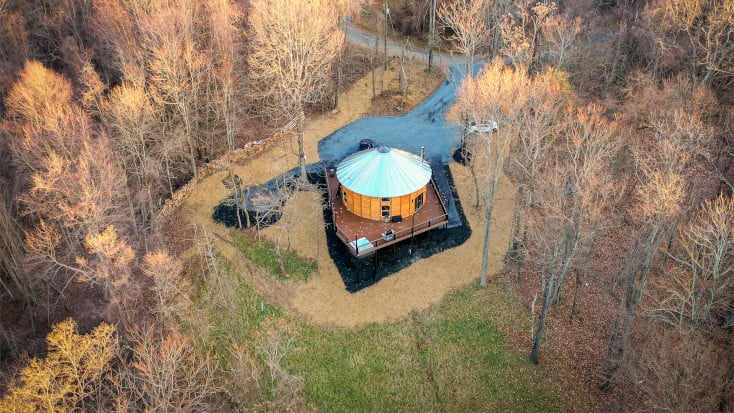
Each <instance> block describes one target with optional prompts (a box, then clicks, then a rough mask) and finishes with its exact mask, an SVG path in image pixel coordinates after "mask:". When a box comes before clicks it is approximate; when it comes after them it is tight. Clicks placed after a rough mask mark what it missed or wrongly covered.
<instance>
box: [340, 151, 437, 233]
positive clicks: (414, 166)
mask: <svg viewBox="0 0 734 413" xmlns="http://www.w3.org/2000/svg"><path fill="white" fill-rule="evenodd" d="M336 177H337V179H338V180H339V184H340V189H339V196H340V197H341V200H342V202H343V203H344V206H345V207H346V209H347V210H348V211H350V212H352V213H353V214H355V215H358V216H360V217H362V218H366V219H371V220H385V221H388V220H395V221H399V220H401V219H402V218H405V217H409V216H411V215H413V214H415V213H416V211H418V210H419V209H420V208H421V207H422V206H423V204H424V203H425V201H426V187H427V186H428V183H429V182H430V181H431V166H430V165H428V164H427V163H426V162H424V161H423V159H422V158H421V157H418V156H416V155H414V154H412V153H410V152H406V151H403V150H400V149H394V148H389V147H384V146H383V147H380V148H375V149H369V150H364V151H360V152H357V153H354V154H352V155H350V156H348V157H347V158H345V159H344V160H343V161H341V162H340V163H339V165H338V166H337V168H336Z"/></svg>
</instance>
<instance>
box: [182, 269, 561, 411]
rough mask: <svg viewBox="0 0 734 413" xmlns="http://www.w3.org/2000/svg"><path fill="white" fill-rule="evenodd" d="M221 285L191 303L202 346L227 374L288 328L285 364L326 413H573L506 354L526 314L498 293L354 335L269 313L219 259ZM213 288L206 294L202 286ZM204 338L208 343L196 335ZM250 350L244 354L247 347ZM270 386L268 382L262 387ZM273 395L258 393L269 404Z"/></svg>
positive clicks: (456, 298) (524, 356) (514, 355)
mask: <svg viewBox="0 0 734 413" xmlns="http://www.w3.org/2000/svg"><path fill="white" fill-rule="evenodd" d="M222 260H223V263H222V267H221V271H220V275H219V277H218V278H217V282H216V283H215V284H208V283H205V284H204V285H202V286H201V287H202V288H203V290H199V291H200V294H199V295H198V297H194V300H195V304H196V305H197V306H198V307H199V308H201V309H202V310H204V312H205V313H206V314H207V315H208V317H207V318H208V320H202V321H204V323H203V324H205V325H206V326H208V327H207V328H206V330H207V334H205V336H207V338H206V339H205V340H204V341H205V342H204V343H202V344H203V345H204V346H205V347H207V348H208V349H209V351H211V352H212V353H213V354H214V355H216V357H217V359H219V360H221V361H223V362H224V363H225V364H227V361H228V360H231V359H232V356H233V354H231V351H233V350H232V349H233V348H237V347H232V345H233V344H236V345H239V346H240V348H247V349H249V351H251V352H252V353H251V354H252V355H253V356H254V357H256V358H260V361H261V362H262V366H263V368H262V370H261V371H262V374H263V375H267V374H268V373H267V371H268V370H267V367H266V366H265V361H264V359H263V358H262V355H261V354H258V352H257V350H256V349H255V347H253V344H254V341H253V340H255V339H256V338H255V332H256V331H258V330H261V329H262V328H263V322H264V321H265V320H266V319H276V320H277V319H280V320H283V321H284V322H285V323H286V324H287V325H288V326H289V327H290V328H289V330H290V331H291V332H293V333H294V334H295V345H296V348H295V350H294V351H293V352H291V353H290V354H288V355H287V356H286V357H285V359H284V363H285V366H286V368H287V369H288V371H289V372H290V373H292V374H297V375H300V376H301V377H303V378H304V380H305V388H304V394H303V397H304V398H305V401H306V403H307V405H308V406H309V408H313V409H315V410H317V411H320V412H344V411H380V412H390V411H395V412H398V411H399V412H430V411H447V412H479V411H502V412H541V411H542V412H549V411H563V410H567V408H566V407H564V405H563V403H562V402H561V401H560V400H559V399H558V398H557V397H558V396H553V395H552V394H563V393H562V390H560V391H559V389H558V388H557V386H555V387H554V385H553V384H552V383H551V381H550V379H549V378H546V377H545V376H544V374H545V373H544V368H543V366H535V365H533V364H532V363H530V361H529V360H528V351H527V350H528V349H522V351H517V350H515V349H513V348H511V347H509V346H508V345H507V344H506V341H505V333H504V332H507V331H512V329H513V325H515V324H519V325H523V324H525V323H526V322H527V315H526V312H525V311H524V309H523V308H522V306H520V305H519V304H518V303H517V302H514V301H513V300H512V299H511V298H508V297H507V295H506V294H505V293H503V292H502V290H501V289H500V288H499V287H490V288H487V289H480V288H479V287H478V286H474V285H471V286H467V287H464V288H463V289H462V290H460V291H458V292H455V293H453V294H451V295H450V296H449V297H448V298H447V299H446V300H444V302H443V303H442V304H441V305H438V306H435V307H433V308H431V309H429V310H427V311H424V312H421V313H413V314H411V316H410V317H408V318H406V319H405V320H402V321H399V322H393V323H385V324H373V325H370V326H367V327H362V328H357V329H343V328H329V327H321V326H314V325H310V324H308V323H306V322H304V321H302V320H300V319H295V318H293V317H289V316H287V315H284V314H283V313H282V312H281V311H279V310H278V309H277V308H275V307H272V306H270V305H268V304H267V303H265V302H264V301H263V299H262V297H261V296H260V295H258V294H257V292H255V291H254V290H253V289H252V288H251V287H250V286H249V285H247V283H246V282H244V281H243V280H242V278H241V277H240V276H239V275H238V272H237V271H236V270H234V269H233V268H232V266H231V265H230V264H229V263H227V262H226V260H225V259H222ZM205 285H209V287H207V286H205ZM199 337H202V336H201V335H199ZM242 346H244V347H242ZM268 381H269V378H267V377H262V380H261V383H267V382H268ZM270 391H271V390H270V387H269V386H265V387H262V388H260V389H259V391H257V393H259V394H260V396H259V398H263V399H265V400H267V399H269V398H270V394H269V393H270Z"/></svg>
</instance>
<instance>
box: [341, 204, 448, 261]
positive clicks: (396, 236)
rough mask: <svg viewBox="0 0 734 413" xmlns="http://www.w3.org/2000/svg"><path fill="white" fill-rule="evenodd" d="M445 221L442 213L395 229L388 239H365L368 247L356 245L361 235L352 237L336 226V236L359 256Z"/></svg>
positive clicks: (446, 216)
mask: <svg viewBox="0 0 734 413" xmlns="http://www.w3.org/2000/svg"><path fill="white" fill-rule="evenodd" d="M447 222H448V215H447V214H443V215H441V216H438V217H436V218H433V219H430V220H428V221H423V222H420V223H417V224H415V225H412V226H411V227H410V228H405V229H402V230H400V231H395V232H394V233H393V235H392V237H390V238H389V239H385V238H387V237H378V238H376V239H368V240H367V241H369V242H370V244H372V247H369V248H359V246H358V245H357V240H358V239H360V238H363V237H360V236H357V238H356V239H352V238H351V237H350V236H349V235H347V234H346V233H345V232H344V231H342V230H341V229H340V228H338V227H337V229H336V236H337V237H338V238H339V239H341V240H342V242H344V243H345V244H346V245H348V246H350V251H351V252H352V254H353V255H355V256H357V257H360V256H363V255H366V254H369V253H372V252H374V250H376V249H378V247H380V246H383V245H385V244H388V243H389V244H392V243H395V242H398V241H400V240H402V239H405V238H408V237H410V236H412V235H416V234H419V233H421V232H423V231H425V230H428V229H430V228H432V227H435V226H437V225H445V224H446V223H447ZM352 243H354V244H352ZM352 245H353V246H352Z"/></svg>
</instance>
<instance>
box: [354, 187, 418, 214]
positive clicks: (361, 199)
mask: <svg viewBox="0 0 734 413" xmlns="http://www.w3.org/2000/svg"><path fill="white" fill-rule="evenodd" d="M345 194H346V199H347V202H346V207H347V210H348V211H350V212H352V213H353V214H355V215H358V216H360V217H362V218H367V219H372V220H376V221H381V220H383V219H385V218H384V217H383V216H382V205H383V202H382V198H377V197H370V196H364V195H361V194H358V193H356V192H353V191H350V190H349V189H348V188H345V187H342V193H341V194H340V195H341V199H342V202H344V195H345ZM420 194H423V200H424V201H423V202H424V203H425V200H426V187H425V186H424V187H423V188H421V189H419V190H417V191H415V192H413V193H410V194H407V195H403V196H401V197H395V198H390V218H392V217H394V216H396V215H400V216H402V217H403V218H405V217H409V216H411V215H413V214H414V213H415V211H414V209H415V208H414V207H415V203H414V200H415V198H416V197H417V196H418V195H420Z"/></svg>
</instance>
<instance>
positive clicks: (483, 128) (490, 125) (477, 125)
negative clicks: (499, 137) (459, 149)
mask: <svg viewBox="0 0 734 413" xmlns="http://www.w3.org/2000/svg"><path fill="white" fill-rule="evenodd" d="M469 132H471V133H477V132H483V133H488V132H497V122H495V121H492V120H480V121H475V120H473V121H471V123H469Z"/></svg>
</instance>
